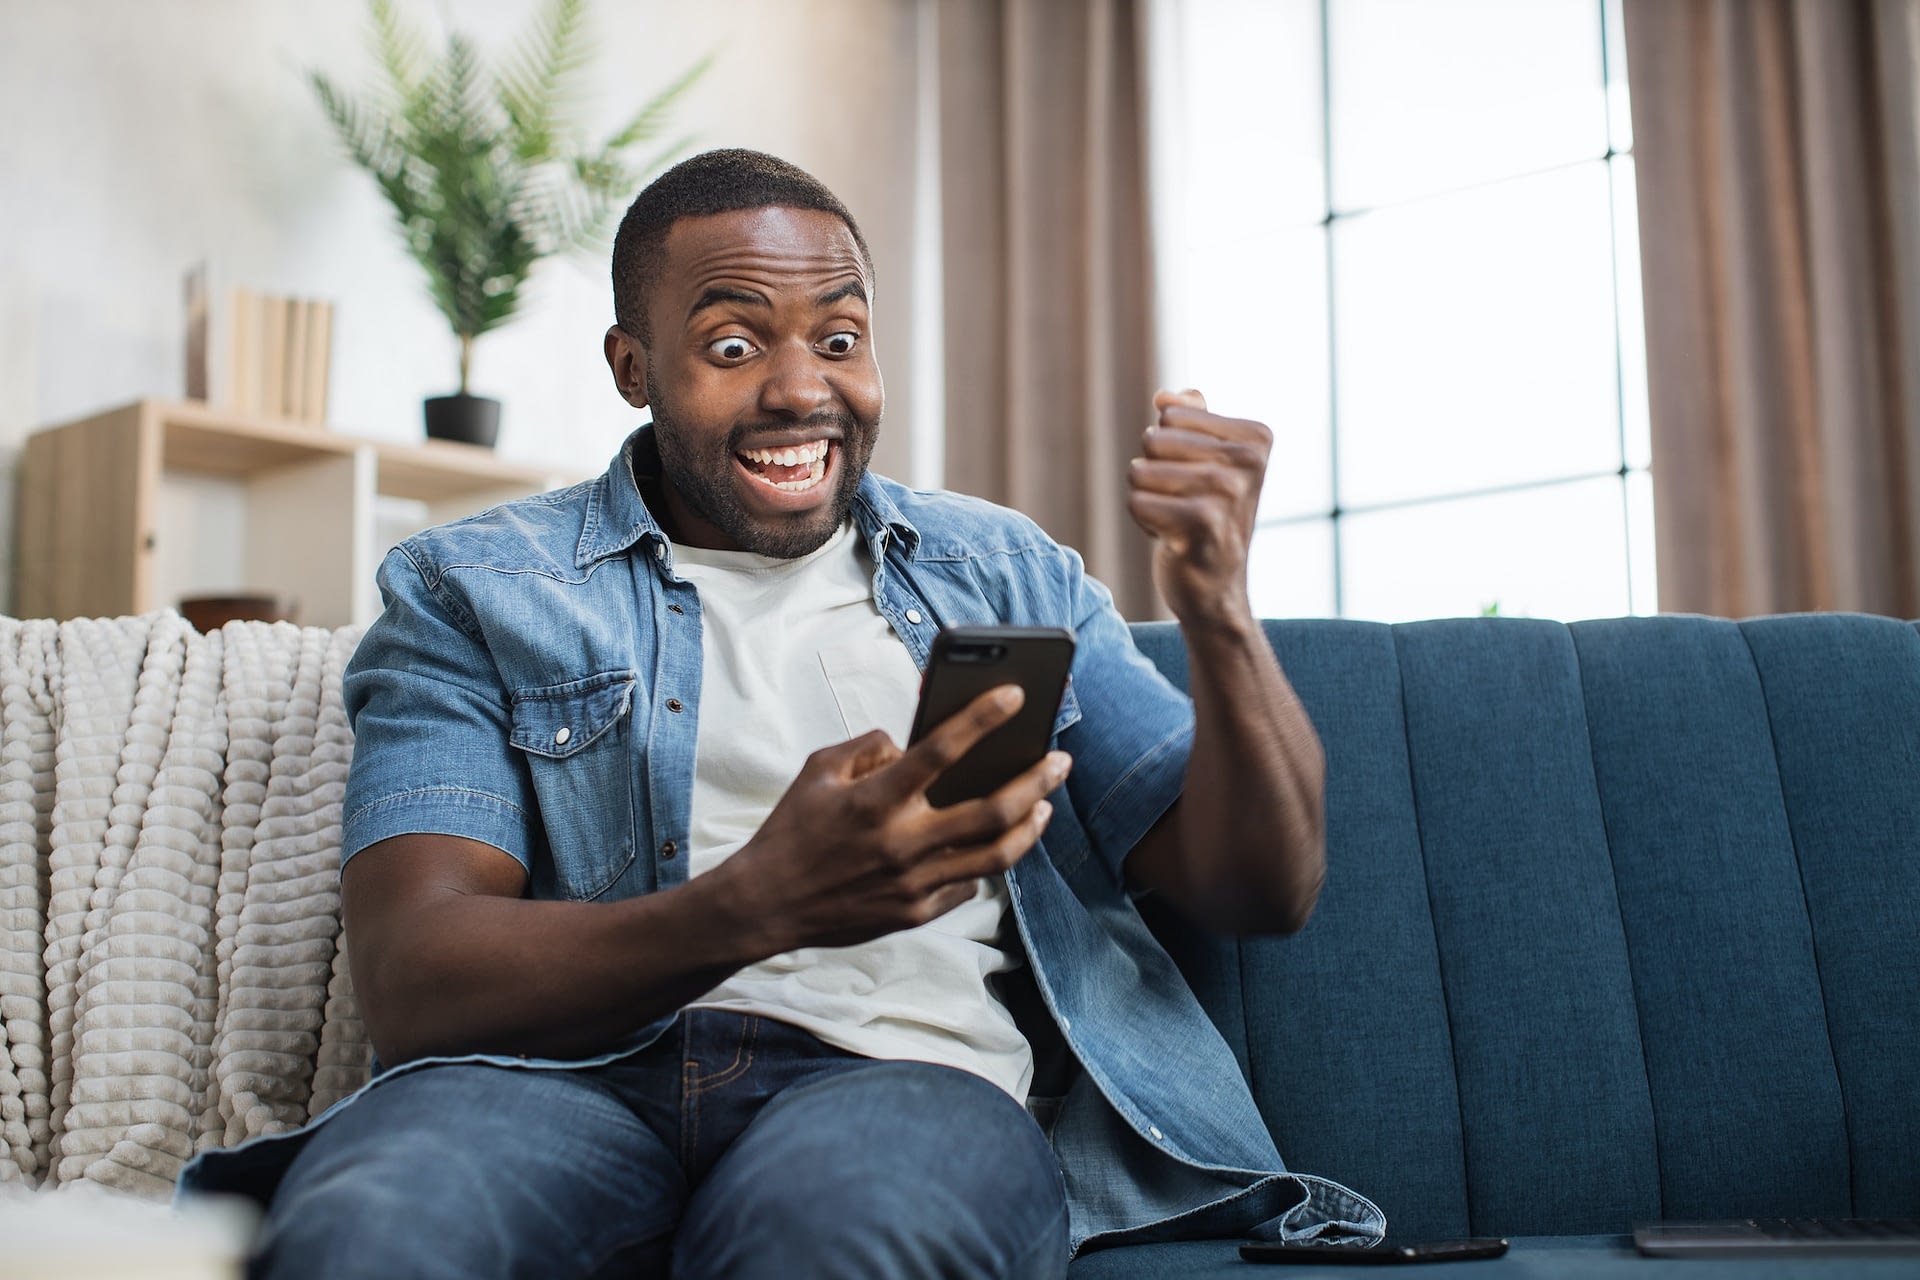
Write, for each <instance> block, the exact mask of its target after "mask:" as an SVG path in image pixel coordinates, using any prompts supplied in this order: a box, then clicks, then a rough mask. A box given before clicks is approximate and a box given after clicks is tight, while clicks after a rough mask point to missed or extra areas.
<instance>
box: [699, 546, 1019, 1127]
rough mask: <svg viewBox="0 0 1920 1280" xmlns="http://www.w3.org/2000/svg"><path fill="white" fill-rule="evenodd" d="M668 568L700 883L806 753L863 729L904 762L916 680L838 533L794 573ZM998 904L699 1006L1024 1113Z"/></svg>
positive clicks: (743, 838) (987, 887) (728, 985)
mask: <svg viewBox="0 0 1920 1280" xmlns="http://www.w3.org/2000/svg"><path fill="white" fill-rule="evenodd" d="M673 554H674V567H675V569H676V570H677V571H678V572H679V574H680V575H681V576H682V577H684V578H686V579H687V580H688V581H690V582H692V583H693V584H694V586H695V587H696V588H697V589H698V590H699V592H700V610H701V615H702V627H701V637H700V651H701V661H702V663H703V667H704V673H703V675H702V678H701V684H700V725H699V737H698V740H697V743H696V746H695V751H694V771H693V818H692V823H691V831H690V840H691V844H692V849H691V851H690V852H689V855H688V856H689V863H688V873H689V874H690V875H694V876H698V875H700V874H701V873H703V872H706V871H710V870H712V869H713V868H714V867H716V866H718V865H719V864H720V863H721V862H722V861H724V860H725V859H726V858H727V857H729V856H730V855H731V854H733V852H734V851H735V850H737V849H739V848H740V847H741V846H742V845H744V844H745V843H746V842H747V841H748V840H749V839H751V838H752V837H753V835H754V833H755V832H757V831H758V830H759V829H760V825H761V823H763V822H765V821H766V818H767V815H768V814H769V813H771V812H772V811H773V806H774V804H775V803H776V802H778V801H779V799H780V797H781V796H782V795H783V794H785V792H786V790H787V787H788V786H789V785H790V784H791V783H792V782H793V779H794V777H795V776H796V775H797V774H798V773H799V772H800V768H801V766H802V765H803V764H805V763H806V759H807V757H808V756H809V755H810V754H812V753H813V752H814V751H816V750H818V749H819V748H821V747H826V746H831V745H833V744H835V743H838V742H844V741H846V740H847V739H848V738H852V737H857V736H859V735H860V734H863V733H865V732H867V731H868V730H870V729H876V728H878V729H884V730H886V731H887V733H888V734H890V735H892V737H893V740H894V741H895V742H896V743H899V744H901V745H905V743H906V740H907V733H908V730H909V729H910V728H911V726H912V722H913V708H914V703H915V700H916V698H917V697H918V694H919V688H920V672H919V670H918V669H917V668H916V667H915V666H914V664H913V657H912V655H911V654H909V653H908V652H907V647H906V645H905V644H904V643H903V642H902V641H901V639H900V637H899V636H897V635H895V634H894V631H893V628H892V627H891V626H889V625H888V623H887V620H886V619H885V618H883V617H882V616H881V615H880V611H879V609H878V608H876V607H875V605H874V602H873V587H872V577H873V561H872V558H871V556H870V555H869V554H868V552H867V548H866V546H865V544H864V543H863V542H862V541H861V539H860V538H859V537H858V536H857V535H856V534H855V533H854V529H853V525H852V524H851V523H848V524H846V525H843V526H842V527H841V528H840V531H839V532H838V533H836V534H834V535H833V537H832V538H830V539H829V540H828V541H827V543H826V545H824V546H822V547H821V548H820V549H819V550H817V551H814V552H812V553H811V554H809V555H805V556H801V557H799V558H797V559H793V560H782V559H778V558H775V557H772V556H761V555H755V554H753V553H751V552H745V551H710V550H705V549H703V548H698V547H683V546H679V545H677V544H676V545H675V547H674V552H673ZM823 834H828V835H830V834H831V833H823ZM1006 900H1007V899H1006V884H1005V882H1004V880H1002V879H1001V878H1000V877H998V876H995V877H992V878H991V879H983V880H981V881H980V888H979V891H978V892H977V893H975V895H974V897H973V898H972V899H971V900H970V901H968V902H966V903H964V904H962V905H961V906H959V907H957V908H955V909H954V910H952V911H950V912H948V913H947V914H946V915H944V916H941V917H940V918H939V919H937V920H934V921H932V922H931V923H929V924H926V925H922V926H921V927H920V928H917V929H910V930H905V931H903V932H899V933H893V934H888V935H887V936H885V937H881V938H875V939H873V940H872V941H870V942H865V943H861V944H860V945H858V946H852V947H807V948H803V949H801V950H799V951H791V952H788V953H786V954H785V955H779V956H775V957H773V958H772V959H770V960H765V961H762V962H760V963H759V964H755V965H750V966H749V967H747V968H745V969H742V970H741V971H740V972H738V973H736V974H734V975H733V976H732V977H731V978H729V979H727V980H726V981H725V982H723V983H721V984H720V985H719V986H717V987H715V988H714V989H713V990H712V991H709V992H708V993H707V994H706V995H705V996H703V997H702V998H701V999H699V1000H697V1001H695V1002H694V1003H695V1004H698V1005H705V1006H712V1007H715V1008H723V1009H735V1010H739V1011H741V1012H745V1013H754V1014H761V1015H764V1016H766V1017H769V1018H774V1019H777V1020H778V1021H781V1022H786V1023H790V1024H792V1025H794V1026H797V1027H800V1028H802V1029H804V1030H806V1031H808V1032H811V1033H812V1034H813V1035H815V1036H817V1037H819V1038H820V1039H821V1040H824V1041H825V1042H826V1043H828V1044H830V1045H833V1046H835V1047H836V1048H840V1049H845V1050H847V1051H848V1052H850V1053H858V1054H862V1055H864V1056H866V1057H871V1058H899V1059H912V1060H916V1061H922V1062H937V1063H941V1064H943V1065H946V1066H951V1067H958V1068H960V1069H961V1070H964V1071H971V1072H973V1073H974V1074H975V1075H979V1076H984V1077H985V1078H987V1079H988V1080H991V1081H993V1082H994V1083H995V1084H997V1085H999V1086H1000V1087H1001V1088H1002V1089H1005V1090H1006V1091H1007V1092H1008V1093H1010V1094H1012V1095H1013V1097H1014V1098H1015V1099H1016V1100H1018V1101H1021V1102H1024V1101H1025V1100H1026V1096H1027V1089H1028V1086H1029V1085H1030V1084H1031V1082H1032V1078H1033V1053H1032V1050H1031V1049H1030V1048H1029V1047H1028V1045H1027V1042H1026V1038H1025V1037H1023V1036H1022V1035H1021V1034H1020V1031H1019V1029H1018V1028H1017V1027H1015V1025H1014V1022H1013V1018H1012V1016H1011V1015H1010V1014H1009V1013H1008V1012H1007V1010H1006V1008H1005V1006H1004V1005H1002V1004H1001V1003H1000V1001H999V1000H998V999H997V998H996V997H995V996H994V994H993V991H992V990H991V988H989V986H988V985H987V978H988V977H989V976H990V975H991V974H994V973H997V972H1000V971H1001V970H1004V969H1007V968H1009V967H1011V966H1012V964H1013V963H1014V961H1013V959H1012V957H1010V956H1009V955H1008V953H1007V951H1006V949H1005V948H1004V947H1002V945H1001V941H1000V940H1001V930H1002V928H1003V927H1004V925H1005V917H1006Z"/></svg>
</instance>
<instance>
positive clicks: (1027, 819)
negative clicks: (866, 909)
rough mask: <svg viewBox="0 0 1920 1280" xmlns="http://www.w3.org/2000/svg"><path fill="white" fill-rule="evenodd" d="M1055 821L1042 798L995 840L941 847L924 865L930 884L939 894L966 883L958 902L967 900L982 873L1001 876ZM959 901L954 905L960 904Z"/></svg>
mask: <svg viewBox="0 0 1920 1280" xmlns="http://www.w3.org/2000/svg"><path fill="white" fill-rule="evenodd" d="M1052 820H1053V806H1052V805H1051V804H1049V803H1047V802H1046V801H1045V800H1042V801H1040V802H1039V803H1037V804H1035V805H1034V806H1033V807H1032V808H1031V809H1029V810H1028V811H1027V813H1026V814H1025V816H1024V817H1023V818H1022V819H1021V821H1019V822H1017V823H1015V824H1014V825H1012V826H1010V827H1008V828H1007V829H1006V830H1005V831H1002V832H1001V833H1000V834H999V835H998V836H996V837H995V838H994V839H992V840H988V841H985V842H982V843H979V844H972V845H964V846H960V847H956V848H951V849H942V850H941V851H940V852H939V853H937V854H934V855H933V856H932V857H930V858H928V859H927V861H926V862H925V863H924V864H922V870H923V872H924V874H925V875H926V878H927V883H928V884H930V885H939V886H941V888H940V889H939V890H937V891H936V892H939V893H945V892H947V891H948V890H950V889H954V888H958V887H960V886H962V885H964V886H967V889H966V892H965V893H964V894H963V895H962V896H961V897H960V899H959V902H964V901H966V899H967V898H969V897H971V896H973V890H972V885H973V882H974V881H976V880H978V879H979V878H980V877H981V876H991V875H998V874H1000V873H1002V872H1004V871H1006V870H1007V869H1008V868H1009V867H1011V866H1013V865H1014V864H1015V863H1017V862H1019V861H1020V859H1022V858H1024V857H1026V856H1027V851H1028V850H1030V849H1032V848H1033V846H1034V845H1036V844H1038V843H1039V842H1040V837H1041V836H1042V835H1044V834H1045V833H1046V830H1047V823H1049V822H1051V821H1052ZM959 902H955V903H954V904H953V906H958V905H959ZM950 910H952V906H946V907H941V908H940V909H939V911H938V912H936V913H935V914H941V913H944V912H946V911H950Z"/></svg>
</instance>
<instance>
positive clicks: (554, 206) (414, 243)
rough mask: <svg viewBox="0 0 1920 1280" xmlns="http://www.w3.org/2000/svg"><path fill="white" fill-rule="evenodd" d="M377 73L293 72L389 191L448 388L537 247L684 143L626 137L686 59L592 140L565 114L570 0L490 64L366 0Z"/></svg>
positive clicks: (602, 235) (598, 242)
mask: <svg viewBox="0 0 1920 1280" xmlns="http://www.w3.org/2000/svg"><path fill="white" fill-rule="evenodd" d="M372 16H373V32H372V44H373V52H374V55H375V57H376V59H377V60H378V62H379V64H380V67H381V70H382V72H383V73H384V75H383V79H382V82H381V83H380V84H378V85H377V86H376V87H375V88H373V89H372V90H370V91H369V92H367V93H366V94H364V95H361V96H350V95H348V94H347V93H345V92H343V91H342V90H341V89H340V88H339V87H338V86H336V85H335V84H334V82H333V81H332V80H330V79H329V78H328V77H327V76H325V75H324V74H322V73H320V72H318V71H315V72H311V73H310V74H309V79H310V80H311V82H312V84H313V88H314V92H315V93H316V94H317V95H318V97H319V100H320V107H321V109H322V110H323V111H324V112H325V113H326V116H327V118H328V120H330V121H332V123H333V127H334V130H335V132H336V133H338V134H339V137H340V141H341V142H342V143H343V144H344V145H345V147H346V150H347V154H348V155H349V156H351V157H352V158H353V160H354V162H355V163H356V164H358V165H359V166H360V167H361V168H363V169H365V170H366V171H367V172H368V173H369V174H370V175H372V177H373V180H374V181H375V182H376V183H377V184H378V185H379V187H380V191H381V194H383V195H385V196H386V198H387V202H388V203H389V204H390V205H392V206H393V212H394V218H395V220H396V221H397V222H398V224H399V230H400V234H401V238H402V240H403V241H404V243H405V244H406V247H407V251H408V252H409V253H410V254H412V256H413V258H414V260H415V261H416V262H418V263H419V264H420V266H421V268H422V269H423V270H424V271H425V272H426V275H427V284H428V289H429V291H430V292H431V294H432V297H433V301H434V305H435V306H437V307H438V308H439V309H440V313H441V314H442V315H444V316H445V317H446V319H447V323H448V324H449V325H450V326H451V327H452V329H453V332H454V334H455V335H456V336H457V337H458V338H459V339H460V390H461V392H462V393H464V392H465V391H466V389H467V373H468V366H469V364H470V363H471V353H472V346H473V340H474V339H475V338H477V337H479V336H480V335H481V334H483V333H487V332H489V331H491V330H493V329H496V328H498V327H499V326H500V325H502V324H504V323H506V322H507V321H508V320H509V319H511V318H512V317H513V315H514V313H515V312H516V311H517V310H518V308H519V306H520V303H521V298H522V286H523V285H525V283H526V281H527V278H528V276H529V275H530V274H531V273H532V271H533V268H534V265H535V264H536V263H538V262H539V261H540V260H541V259H542V258H546V257H549V256H551V255H553V254H556V253H561V252H565V251H572V250H581V249H588V248H602V247H604V244H605V239H606V236H607V234H608V231H609V224H610V222H611V220H612V218H613V215H614V214H615V213H616V212H617V211H618V210H619V209H620V208H621V207H622V205H623V204H624V203H625V201H626V200H628V199H630V198H631V197H632V195H633V193H634V192H635V191H636V190H637V189H638V187H639V185H640V182H641V180H642V179H643V178H644V177H645V176H646V175H647V174H648V173H650V172H652V171H653V170H656V169H658V168H659V167H660V166H661V165H662V164H664V163H665V162H666V161H667V160H669V159H671V158H672V157H673V156H674V155H676V154H677V153H678V152H680V151H681V150H683V149H684V148H685V146H686V145H687V142H688V141H689V140H688V139H684V138H683V139H681V140H679V141H678V142H676V143H674V144H672V145H669V146H666V147H662V148H658V149H656V150H654V151H652V152H651V153H650V154H649V155H647V156H646V157H645V158H644V159H642V158H639V157H637V156H636V155H635V152H636V151H637V150H639V149H640V148H641V147H643V146H644V145H645V144H648V143H652V142H654V141H655V140H656V139H657V138H659V136H660V135H661V133H662V132H663V131H664V130H665V128H666V125H667V121H668V117H669V115H670V114H671V111H672V108H673V106H674V104H675V103H676V102H677V101H678V100H679V99H680V97H681V95H682V94H684V93H685V92H686V91H687V89H688V88H689V87H691V86H692V85H693V83H694V82H695V81H696V80H698V79H699V78H700V76H701V75H702V74H703V73H704V72H705V71H706V69H707V67H708V65H709V63H710V61H711V59H710V58H709V59H702V60H700V61H699V62H697V63H695V64H694V65H693V66H692V67H691V68H689V69H688V70H687V71H686V72H684V73H683V74H682V75H681V76H680V77H679V78H678V79H676V80H675V81H674V82H673V83H672V84H670V85H668V86H667V87H666V88H665V89H664V90H662V91H661V92H660V93H659V94H657V95H656V96H655V97H654V98H653V99H652V100H651V101H649V102H647V103H645V104H644V105H643V106H641V108H640V109H639V110H638V111H637V112H635V113H634V115H633V116H632V117H631V118H630V119H629V120H628V122H627V123H626V124H625V125H624V126H623V127H622V128H620V129H619V130H617V131H616V132H615V133H614V134H613V136H612V137H610V138H608V139H607V140H606V141H605V142H603V143H601V144H600V145H599V146H598V147H589V146H587V145H584V144H583V142H582V141H581V139H580V134H579V130H578V128H577V126H576V124H575V120H576V116H577V113H578V111H579V107H580V99H581V80H582V78H583V77H584V74H585V72H586V70H587V68H588V65H589V63H590V62H591V50H590V47H589V44H588V32H587V26H586V0H550V2H549V3H548V4H547V5H546V6H545V7H544V8H543V9H542V10H541V11H540V12H539V13H537V14H536V15H535V16H534V19H533V21H532V22H531V24H530V25H529V26H528V28H527V29H526V31H525V32H523V33H522V35H521V37H520V39H519V40H518V41H517V42H515V44H514V45H513V47H512V48H510V49H508V50H507V51H506V52H505V54H504V55H503V56H502V57H500V58H499V59H498V60H497V62H495V63H494V64H493V65H491V66H490V65H489V64H488V62H487V61H486V60H484V59H483V58H482V57H481V55H480V51H479V50H478V48H476V47H475V45H474V43H473V42H472V41H471V40H469V39H468V38H467V37H466V36H464V35H461V34H459V33H457V32H456V33H453V34H452V35H450V36H449V37H448V38H447V42H446V48H445V50H444V52H442V53H441V54H440V55H439V56H438V57H435V56H433V55H432V54H430V53H429V52H428V50H427V43H426V40H425V39H424V38H423V37H422V36H421V34H420V33H419V32H418V31H417V30H415V29H414V28H413V27H411V26H410V25H409V24H408V23H406V22H405V21H404V20H403V19H402V17H401V16H400V14H399V12H398V11H397V10H396V8H395V7H394V4H393V2H392V0H372Z"/></svg>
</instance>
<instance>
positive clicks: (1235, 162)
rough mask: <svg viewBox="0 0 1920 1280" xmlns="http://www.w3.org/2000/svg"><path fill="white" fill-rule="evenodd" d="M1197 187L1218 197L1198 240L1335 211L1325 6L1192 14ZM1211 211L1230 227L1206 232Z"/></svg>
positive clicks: (1191, 172)
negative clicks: (1255, 221) (1252, 223)
mask: <svg viewBox="0 0 1920 1280" xmlns="http://www.w3.org/2000/svg"><path fill="white" fill-rule="evenodd" d="M1184 14H1185V16H1186V25H1185V30H1184V40H1185V44H1186V48H1185V57H1184V58H1183V59H1182V62H1183V64H1184V65H1183V68H1182V75H1183V77H1184V79H1185V82H1186V83H1185V90H1186V107H1187V112H1188V118H1187V122H1186V128H1185V129H1184V130H1183V132H1184V134H1185V136H1186V139H1187V148H1188V156H1189V162H1188V180H1189V181H1190V182H1194V183H1199V184H1205V185H1208V186H1211V187H1213V188H1214V189H1215V194H1214V197H1213V198H1212V199H1209V200H1205V201H1196V202H1195V206H1196V207H1195V210H1194V213H1195V215H1198V216H1197V217H1196V220H1195V222H1194V224H1193V226H1192V230H1193V231H1194V232H1196V233H1197V234H1199V235H1202V236H1204V235H1210V234H1214V233H1216V232H1220V231H1224V232H1226V233H1227V234H1229V235H1231V236H1234V237H1235V238H1236V239H1237V238H1239V237H1240V236H1243V235H1244V234H1245V233H1246V221H1245V220H1246V218H1247V217H1248V216H1249V215H1252V216H1255V217H1258V218H1259V219H1260V220H1261V221H1262V222H1270V221H1271V222H1318V221H1319V220H1320V219H1321V218H1322V217H1324V216H1325V215H1326V211H1327V175H1326V157H1325V150H1326V132H1325V126H1324V123H1323V119H1324V113H1325V109H1326V100H1325V97H1324V95H1323V94H1322V93H1321V88H1320V80H1321V60H1320V3H1319V0H1205V3H1199V4H1190V5H1188V6H1186V8H1185V10H1184ZM1209 210H1211V211H1212V212H1214V213H1215V215H1216V218H1217V219H1219V220H1220V221H1223V222H1224V223H1225V224H1226V225H1224V226H1205V225H1202V223H1203V222H1204V221H1205V220H1206V219H1205V217H1204V214H1205V212H1206V211H1209Z"/></svg>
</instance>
